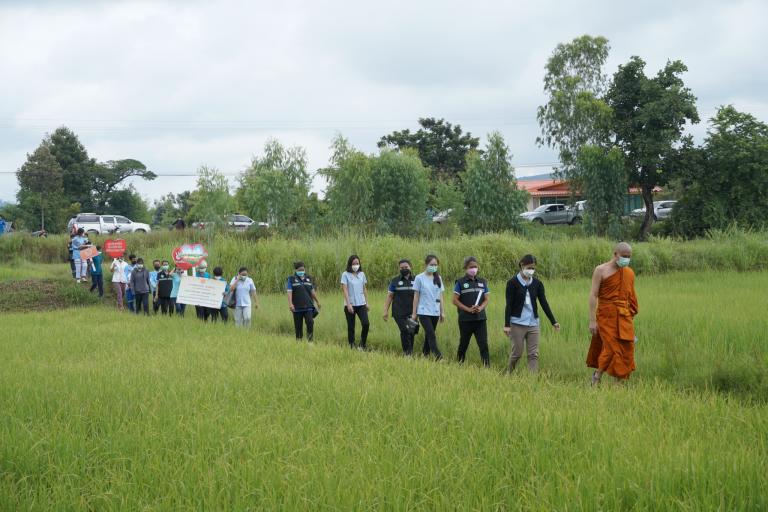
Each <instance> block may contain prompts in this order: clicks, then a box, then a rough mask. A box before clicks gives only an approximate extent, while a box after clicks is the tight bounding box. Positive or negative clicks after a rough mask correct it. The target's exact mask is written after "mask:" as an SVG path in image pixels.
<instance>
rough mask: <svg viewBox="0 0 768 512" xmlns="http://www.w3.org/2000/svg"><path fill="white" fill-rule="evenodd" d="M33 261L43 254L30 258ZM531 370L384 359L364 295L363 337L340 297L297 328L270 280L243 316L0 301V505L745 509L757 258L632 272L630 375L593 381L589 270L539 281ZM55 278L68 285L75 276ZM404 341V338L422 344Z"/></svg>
mask: <svg viewBox="0 0 768 512" xmlns="http://www.w3.org/2000/svg"><path fill="white" fill-rule="evenodd" d="M43 273H44V272H43ZM545 284H546V286H547V295H548V297H549V300H550V303H551V305H552V307H553V310H554V312H555V314H556V316H557V317H558V320H559V321H560V322H561V324H562V326H563V329H562V331H561V332H560V333H555V332H554V330H552V329H549V328H548V326H546V325H545V326H543V329H542V330H543V333H542V342H541V349H540V350H541V356H540V366H541V368H542V371H541V372H540V373H539V374H538V375H535V376H534V375H529V374H528V373H527V372H526V371H520V372H517V373H516V374H514V375H511V376H507V375H504V374H503V372H502V368H503V366H504V363H505V360H506V357H507V354H508V346H507V342H506V340H505V339H504V338H503V335H502V333H501V327H502V325H503V319H502V315H503V283H502V282H501V281H494V282H493V283H492V294H493V299H492V302H491V306H490V309H489V323H490V326H489V327H490V328H489V332H490V333H491V359H492V368H491V369H484V368H482V367H481V366H480V364H479V357H478V354H477V348H476V346H474V345H473V346H471V347H470V355H469V360H468V362H467V364H466V365H465V366H464V367H461V366H459V365H457V364H456V363H455V362H453V359H454V358H455V350H456V346H457V342H458V329H457V327H456V313H455V311H454V310H453V309H452V308H449V310H448V311H449V316H448V320H447V322H446V323H445V324H442V325H441V326H440V327H439V329H438V336H439V343H440V346H441V349H442V350H443V352H444V353H445V354H446V356H447V358H446V359H447V361H445V362H441V363H435V362H433V361H429V360H424V359H422V358H418V357H417V358H413V359H409V358H404V357H402V356H399V355H398V352H399V339H398V335H397V329H396V327H395V325H394V323H393V322H392V321H391V320H390V321H389V322H384V321H383V320H382V319H381V318H380V315H381V308H382V304H383V299H384V294H383V293H382V292H381V291H378V290H372V292H371V294H370V295H371V299H372V304H371V313H370V315H371V320H372V326H371V335H370V338H369V345H371V346H372V347H373V349H374V351H373V352H370V353H363V352H358V351H351V350H349V349H348V348H346V330H345V325H344V317H343V314H342V301H341V295H340V293H339V292H338V291H337V290H336V289H335V288H334V289H330V288H329V289H322V288H321V290H320V299H321V302H322V304H323V306H324V308H323V311H322V313H321V315H320V316H319V317H318V319H317V324H316V343H314V344H313V345H309V344H307V343H306V342H303V343H297V342H296V341H295V340H294V339H293V331H292V321H291V318H290V314H289V312H288V310H287V303H286V300H285V297H284V296H283V295H282V294H267V295H264V296H263V297H261V308H260V309H259V310H257V311H255V312H254V319H253V321H254V325H253V328H252V329H251V330H248V331H244V330H238V329H235V328H234V326H232V325H227V326H224V325H221V324H219V325H211V324H202V323H201V322H200V321H198V320H197V319H195V318H194V315H192V314H189V313H188V315H187V317H186V318H184V319H183V320H182V319H177V318H173V319H169V318H162V317H151V318H143V317H135V316H130V315H129V314H126V313H122V314H121V313H118V312H116V311H114V310H113V309H112V305H111V303H110V302H109V300H108V299H106V300H105V304H101V305H96V306H88V307H79V308H69V309H63V310H57V311H48V312H35V313H23V312H20V313H6V314H3V315H2V316H0V325H1V326H2V330H1V331H0V351H1V352H2V354H3V357H2V358H0V509H2V510H713V509H717V510H764V509H766V508H768V495H767V494H766V493H765V490H764V489H765V488H766V486H768V473H767V472H766V470H765V460H766V458H767V456H768V443H767V442H766V432H768V411H767V410H766V403H768V378H767V377H766V374H767V373H768V372H766V370H767V369H768V347H767V345H766V341H767V337H766V322H765V320H764V317H763V315H764V313H765V311H766V307H767V306H768V295H767V294H766V293H765V289H766V287H767V286H768V273H767V272H751V273H728V274H727V275H726V274H722V273H715V272H705V273H672V274H666V275H661V276H646V277H642V276H641V277H640V278H638V281H637V286H638V294H639V298H640V314H639V315H638V317H637V321H636V322H637V332H638V337H639V343H638V346H637V365H638V371H637V372H635V374H634V375H633V376H632V379H631V380H630V382H629V384H628V385H626V386H615V385H608V384H609V383H608V382H606V383H605V384H604V385H603V386H601V387H600V388H599V389H591V388H590V387H589V386H588V384H587V381H588V376H589V371H588V370H587V369H586V368H585V367H584V362H583V361H584V356H585V354H586V349H587V344H588V335H587V329H586V326H587V324H586V319H587V302H586V298H587V297H586V296H587V292H588V280H586V279H576V280H554V279H552V280H545ZM73 286H74V285H73ZM421 340H422V338H421V337H419V338H417V346H420V342H421Z"/></svg>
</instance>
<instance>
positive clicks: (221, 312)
mask: <svg viewBox="0 0 768 512" xmlns="http://www.w3.org/2000/svg"><path fill="white" fill-rule="evenodd" d="M208 309H209V311H210V313H211V320H212V321H214V322H218V320H219V316H221V321H222V322H224V323H227V322H228V321H229V308H228V307H227V306H221V308H219V309H214V308H208Z"/></svg>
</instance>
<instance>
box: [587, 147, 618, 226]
mask: <svg viewBox="0 0 768 512" xmlns="http://www.w3.org/2000/svg"><path fill="white" fill-rule="evenodd" d="M576 166H577V167H578V168H579V169H580V173H581V177H582V180H581V181H582V192H583V194H584V198H585V199H586V200H587V228H588V229H589V230H590V231H592V232H593V233H595V234H597V235H600V236H606V235H608V236H610V237H612V238H614V239H617V238H618V237H619V236H620V230H621V225H620V219H621V215H622V213H623V212H624V196H625V195H626V193H627V175H626V172H625V169H624V155H623V154H622V152H621V150H620V149H619V148H617V147H613V148H611V149H608V150H606V149H605V148H602V147H600V146H593V145H588V144H587V145H584V146H582V147H581V149H579V154H578V157H577V159H576Z"/></svg>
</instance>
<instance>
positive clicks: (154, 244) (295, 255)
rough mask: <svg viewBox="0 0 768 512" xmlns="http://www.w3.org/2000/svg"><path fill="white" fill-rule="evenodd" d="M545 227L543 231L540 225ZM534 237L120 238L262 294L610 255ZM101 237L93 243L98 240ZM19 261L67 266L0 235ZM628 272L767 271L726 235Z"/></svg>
mask: <svg viewBox="0 0 768 512" xmlns="http://www.w3.org/2000/svg"><path fill="white" fill-rule="evenodd" d="M544 228H548V227H547V226H545V227H544ZM535 233H536V236H535V237H532V238H522V237H520V236H519V235H514V234H490V235H476V236H467V235H461V236H457V237H454V238H435V239H404V238H399V237H395V236H356V235H355V234H351V233H348V234H346V235H337V236H334V237H331V238H313V237H306V238H302V239H286V238H280V237H272V238H266V237H260V236H258V235H257V234H251V233H212V232H200V231H188V232H178V231H165V232H156V233H152V234H150V235H148V236H142V235H126V236H125V238H126V239H127V241H128V247H129V252H132V253H135V254H137V255H139V256H141V257H143V258H144V259H145V260H147V259H154V258H160V259H163V258H166V259H167V258H170V255H171V252H172V250H173V249H174V248H175V247H176V246H178V245H180V244H182V243H185V242H200V243H203V244H204V245H205V246H206V247H207V249H208V252H209V253H210V257H209V262H210V264H211V265H213V266H218V265H220V266H222V267H224V269H225V272H226V273H227V274H234V273H235V272H236V270H237V269H238V268H239V267H240V266H247V267H249V268H250V270H251V274H253V276H254V279H255V280H256V284H257V286H258V287H259V288H260V289H261V290H264V291H280V290H282V287H283V283H284V281H285V278H286V277H287V276H288V275H289V274H290V273H291V272H292V268H293V267H292V263H293V262H294V261H296V260H303V261H305V262H306V263H307V265H308V271H309V273H310V274H312V275H313V276H314V277H315V278H316V281H317V283H318V284H319V285H320V286H321V287H322V288H325V289H328V288H330V287H336V286H337V283H338V279H339V275H340V274H341V272H342V270H343V269H344V266H345V265H346V260H347V257H348V256H349V255H350V254H352V253H356V254H358V255H360V257H361V258H362V264H363V268H364V269H365V271H366V273H367V274H368V278H369V280H370V282H371V285H372V286H373V287H383V286H384V285H385V284H386V283H387V282H388V280H389V279H390V278H391V275H393V274H394V273H396V272H397V261H398V260H399V259H400V258H404V257H405V258H410V259H411V260H412V261H413V262H414V264H415V266H416V267H417V268H419V269H420V268H421V266H422V261H423V258H424V256H425V255H426V254H427V253H435V254H437V255H438V256H440V259H441V268H442V272H443V274H444V275H445V276H447V278H449V279H453V278H454V277H455V276H458V275H460V274H461V263H462V260H463V258H464V257H465V256H468V255H475V256H477V257H479V258H480V263H481V266H482V268H483V271H484V272H485V274H486V276H487V277H488V278H490V279H492V280H501V279H506V278H507V277H508V276H509V274H510V273H511V272H513V271H514V269H516V268H517V261H518V260H519V259H520V257H522V256H523V255H524V254H527V253H533V254H535V255H536V256H537V257H538V258H539V262H540V264H539V273H540V274H541V275H542V276H544V277H550V278H552V277H555V278H567V279H570V278H578V277H588V276H590V275H591V272H592V269H593V268H594V266H595V265H596V264H598V263H600V262H602V261H605V260H606V259H607V258H608V257H610V255H611V253H612V250H613V243H612V242H610V241H608V240H605V239H601V238H586V237H577V238H568V237H567V236H565V235H563V233H564V231H563V230H557V229H556V230H552V231H551V232H550V231H546V229H543V230H537V231H536V232H535ZM102 240H103V238H97V240H96V241H97V242H101V241H102ZM19 260H26V261H32V262H39V263H54V262H65V261H66V238H65V237H61V236H58V237H50V238H48V239H33V238H30V237H25V236H21V235H19V236H5V237H0V262H4V263H5V264H9V263H12V262H14V261H19ZM632 265H633V267H634V269H635V271H636V272H637V273H638V274H644V275H656V274H663V273H667V272H672V271H705V270H719V269H729V270H737V271H748V270H761V269H765V268H768V233H765V232H754V233H750V232H739V231H729V232H723V233H720V234H719V236H718V238H710V239H701V240H694V241H677V240H673V239H654V240H652V241H650V242H647V243H639V244H636V245H635V252H634V255H633V264H632Z"/></svg>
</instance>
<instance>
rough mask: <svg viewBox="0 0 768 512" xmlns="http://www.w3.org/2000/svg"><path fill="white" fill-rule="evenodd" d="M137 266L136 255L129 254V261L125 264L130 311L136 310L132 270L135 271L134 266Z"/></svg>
mask: <svg viewBox="0 0 768 512" xmlns="http://www.w3.org/2000/svg"><path fill="white" fill-rule="evenodd" d="M134 266H136V255H135V254H131V255H129V256H128V263H127V264H126V265H125V282H126V287H125V303H126V305H127V306H128V311H131V312H133V311H136V308H135V303H136V301H135V298H134V294H133V290H132V289H131V286H130V283H131V272H133V267H134Z"/></svg>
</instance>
